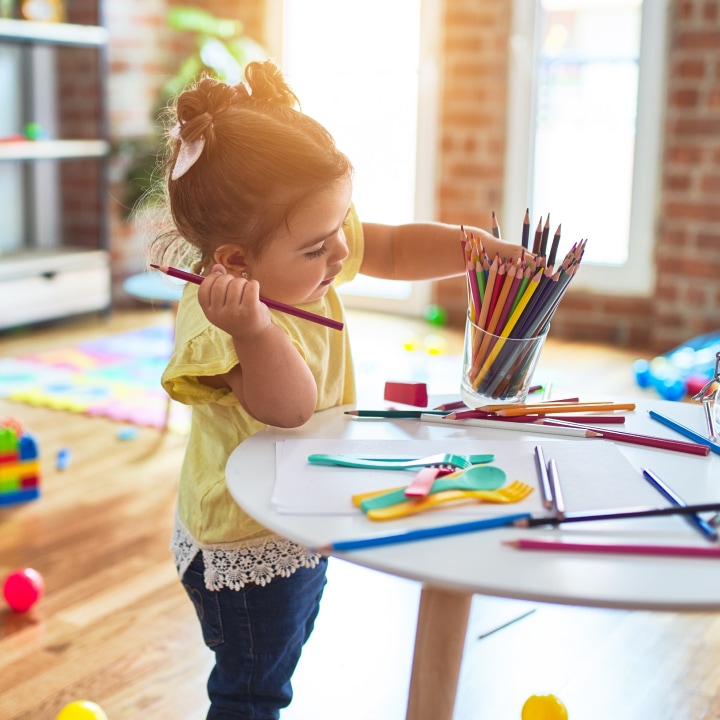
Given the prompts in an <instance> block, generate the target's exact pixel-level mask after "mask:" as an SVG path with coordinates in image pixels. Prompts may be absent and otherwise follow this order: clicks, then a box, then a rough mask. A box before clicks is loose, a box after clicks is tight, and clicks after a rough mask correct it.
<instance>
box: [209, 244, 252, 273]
mask: <svg viewBox="0 0 720 720" xmlns="http://www.w3.org/2000/svg"><path fill="white" fill-rule="evenodd" d="M213 259H214V261H215V262H216V263H220V265H223V266H224V267H225V269H226V270H227V271H228V272H229V273H231V274H233V275H240V274H241V273H243V272H247V271H248V266H247V262H246V254H245V248H244V247H243V246H242V245H235V244H227V245H220V247H218V248H217V249H216V250H215V253H214V254H213Z"/></svg>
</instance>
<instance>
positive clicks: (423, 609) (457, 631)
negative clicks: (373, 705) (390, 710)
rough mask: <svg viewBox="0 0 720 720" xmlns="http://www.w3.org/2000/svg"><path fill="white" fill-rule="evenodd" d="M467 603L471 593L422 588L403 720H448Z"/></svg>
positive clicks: (450, 712) (464, 629) (455, 685)
mask: <svg viewBox="0 0 720 720" xmlns="http://www.w3.org/2000/svg"><path fill="white" fill-rule="evenodd" d="M471 601H472V593H466V592H459V591H456V590H447V589H445V588H439V587H430V586H426V587H423V589H422V594H421V595H420V609H419V611H418V622H417V635H416V637H415V654H414V657H413V669H412V678H411V680H410V696H409V699H408V708H407V715H406V720H452V715H453V707H454V705H455V693H456V691H457V685H458V677H459V675H460V664H461V662H462V655H463V647H464V646H465V634H466V632H467V621H468V617H469V615H470V603H471Z"/></svg>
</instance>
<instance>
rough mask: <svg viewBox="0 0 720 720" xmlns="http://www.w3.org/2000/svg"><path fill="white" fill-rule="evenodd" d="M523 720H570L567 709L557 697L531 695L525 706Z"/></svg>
mask: <svg viewBox="0 0 720 720" xmlns="http://www.w3.org/2000/svg"><path fill="white" fill-rule="evenodd" d="M521 717H522V720H568V712H567V708H566V707H565V706H564V705H563V704H562V703H561V702H560V700H558V698H557V697H555V695H531V696H530V697H529V698H528V699H527V700H526V701H525V704H524V705H523V708H522V716H521Z"/></svg>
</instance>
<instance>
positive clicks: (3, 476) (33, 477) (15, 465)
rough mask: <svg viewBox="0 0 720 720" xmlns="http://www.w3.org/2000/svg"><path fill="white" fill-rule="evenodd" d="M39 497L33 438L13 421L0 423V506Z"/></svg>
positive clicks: (38, 475) (0, 421)
mask: <svg viewBox="0 0 720 720" xmlns="http://www.w3.org/2000/svg"><path fill="white" fill-rule="evenodd" d="M39 495H40V461H39V452H38V446H37V443H36V442H35V439H34V438H33V437H32V436H31V435H29V434H28V433H26V432H24V431H23V430H22V427H21V426H20V425H19V424H18V423H16V422H14V421H9V420H8V421H4V420H0V505H14V504H16V503H21V502H27V501H28V500H34V499H35V498H37V497H38V496H39Z"/></svg>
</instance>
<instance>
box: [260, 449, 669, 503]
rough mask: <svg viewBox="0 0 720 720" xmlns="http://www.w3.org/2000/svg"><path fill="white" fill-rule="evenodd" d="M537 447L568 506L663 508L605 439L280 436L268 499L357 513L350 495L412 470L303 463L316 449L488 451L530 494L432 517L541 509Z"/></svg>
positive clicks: (374, 453) (364, 453)
mask: <svg viewBox="0 0 720 720" xmlns="http://www.w3.org/2000/svg"><path fill="white" fill-rule="evenodd" d="M537 444H541V446H542V448H543V450H544V453H545V458H546V460H550V459H551V458H554V459H555V462H556V463H557V466H558V473H559V476H560V481H561V487H562V490H563V495H564V498H565V505H566V509H567V510H568V511H575V510H596V509H605V508H608V509H609V508H621V507H632V506H638V505H662V504H663V501H662V498H660V496H659V494H658V493H657V491H655V490H654V489H653V488H652V487H650V486H649V485H648V483H647V482H646V481H645V480H644V479H643V477H642V475H641V474H640V472H639V471H638V470H636V469H635V468H634V467H633V466H632V465H631V464H630V463H629V461H628V460H627V458H625V456H624V455H623V454H622V452H620V450H619V449H618V448H617V447H616V446H615V445H614V444H613V443H611V442H607V441H604V440H589V441H586V442H584V441H567V440H555V439H553V440H548V441H545V440H543V442H542V443H537V442H534V441H531V442H528V441H523V440H517V441H514V440H500V441H486V440H483V441H480V442H478V441H477V440H467V439H460V440H448V439H440V440H433V441H428V440H347V439H345V440H342V439H340V440H328V439H309V440H308V439H303V440H294V439H290V440H284V441H281V442H278V443H277V444H276V471H275V489H274V493H273V498H272V502H273V505H274V506H275V507H276V509H277V511H278V512H281V513H285V514H294V515H355V514H360V513H361V511H360V510H359V509H357V508H355V507H353V505H352V500H351V498H352V496H353V495H355V494H357V493H361V492H368V491H372V490H382V489H386V488H393V487H398V486H402V485H407V484H409V483H410V481H411V480H412V478H413V471H412V470H404V471H399V470H367V469H357V468H347V467H336V466H327V465H314V464H310V463H308V461H307V458H308V456H309V455H311V454H313V453H333V454H340V453H342V454H351V455H355V456H358V457H384V456H395V457H424V456H426V455H431V454H433V453H438V452H447V453H456V454H466V455H467V454H478V453H492V454H494V455H495V460H494V461H493V465H496V466H497V467H499V468H501V469H503V470H504V471H505V472H506V473H507V483H506V484H509V483H510V482H512V481H513V480H516V479H517V480H522V481H523V482H526V483H528V484H530V485H532V486H533V487H534V488H535V492H533V493H531V494H530V496H529V497H527V498H526V499H525V500H523V501H521V502H519V503H512V504H492V505H491V504H486V503H473V504H470V505H463V506H462V507H454V508H449V507H448V508H447V509H441V510H433V511H432V512H433V514H439V513H442V514H446V515H447V516H453V515H461V516H463V517H467V516H473V517H481V516H488V515H501V514H505V513H507V512H519V513H521V512H533V513H537V512H541V511H542V506H541V499H540V493H539V491H538V490H537V487H538V477H537V471H536V466H535V456H534V448H535V446H536V445H537Z"/></svg>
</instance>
